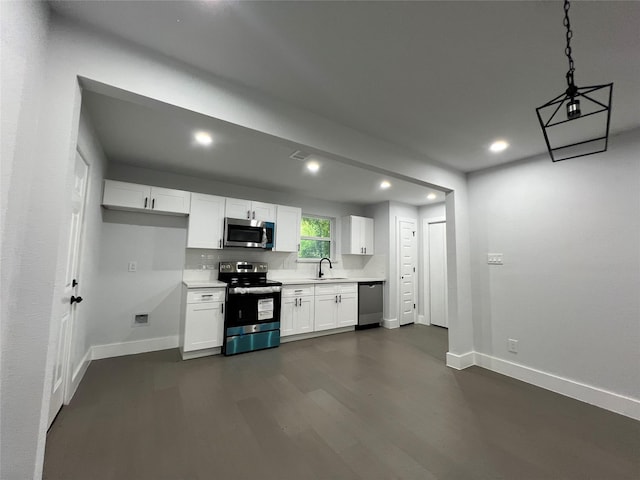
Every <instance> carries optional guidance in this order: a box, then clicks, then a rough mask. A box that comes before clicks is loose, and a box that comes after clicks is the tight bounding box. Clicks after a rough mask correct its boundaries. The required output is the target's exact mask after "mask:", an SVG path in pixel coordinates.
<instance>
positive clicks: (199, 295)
mask: <svg viewBox="0 0 640 480" xmlns="http://www.w3.org/2000/svg"><path fill="white" fill-rule="evenodd" d="M224 297H225V289H224V288H206V289H205V288H203V289H190V290H189V291H188V292H187V303H208V302H224Z"/></svg>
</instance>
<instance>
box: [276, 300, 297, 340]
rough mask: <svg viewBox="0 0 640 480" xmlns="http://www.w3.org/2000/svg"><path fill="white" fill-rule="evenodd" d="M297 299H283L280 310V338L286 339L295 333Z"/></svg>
mask: <svg viewBox="0 0 640 480" xmlns="http://www.w3.org/2000/svg"><path fill="white" fill-rule="evenodd" d="M297 304H298V299H297V298H283V299H282V307H281V310H280V336H281V337H286V336H287V335H293V334H295V333H297V332H296V331H295V320H294V319H295V315H296V313H297V310H298V308H297Z"/></svg>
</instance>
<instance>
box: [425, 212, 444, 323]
mask: <svg viewBox="0 0 640 480" xmlns="http://www.w3.org/2000/svg"><path fill="white" fill-rule="evenodd" d="M446 229H447V227H446V223H445V222H439V223H429V287H428V293H429V317H430V322H431V324H432V325H438V326H440V327H447V326H448V325H449V323H448V318H447V242H446V238H447V231H446Z"/></svg>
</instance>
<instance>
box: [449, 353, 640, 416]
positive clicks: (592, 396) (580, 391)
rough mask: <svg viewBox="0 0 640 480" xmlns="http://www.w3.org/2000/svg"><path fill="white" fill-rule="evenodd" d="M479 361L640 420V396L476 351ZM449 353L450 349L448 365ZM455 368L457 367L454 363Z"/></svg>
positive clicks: (477, 363)
mask: <svg viewBox="0 0 640 480" xmlns="http://www.w3.org/2000/svg"><path fill="white" fill-rule="evenodd" d="M475 363H476V365H478V366H480V367H483V368H486V369H487V370H492V371H494V372H497V373H501V374H503V375H507V376H508V377H513V378H516V379H518V380H522V381H523V382H527V383H530V384H532V385H536V386H538V387H541V388H545V389H547V390H551V391H552V392H556V393H560V394H562V395H565V396H567V397H571V398H575V399H576V400H580V401H582V402H585V403H589V404H591V405H595V406H597V407H600V408H604V409H605V410H610V411H612V412H615V413H619V414H621V415H625V416H627V417H631V418H634V419H636V420H640V400H639V399H636V398H632V397H627V396H624V395H620V394H617V393H614V392H611V391H608V390H604V389H601V388H598V387H594V386H592V385H587V384H585V383H580V382H577V381H575V380H571V379H569V378H565V377H560V376H558V375H554V374H552V373H548V372H543V371H541V370H536V369H535V368H531V367H526V366H524V365H520V364H517V363H513V362H510V361H508V360H502V359H501V358H496V357H492V356H490V355H485V354H484V353H478V352H475ZM448 364H449V354H448V353H447V365H448ZM454 368H455V367H454Z"/></svg>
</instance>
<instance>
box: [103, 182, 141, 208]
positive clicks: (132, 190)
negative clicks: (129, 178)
mask: <svg viewBox="0 0 640 480" xmlns="http://www.w3.org/2000/svg"><path fill="white" fill-rule="evenodd" d="M150 197H151V187H149V186H147V185H137V184H135V183H125V182H116V181H113V180H105V181H104V196H103V197H102V205H104V206H105V207H122V208H135V209H145V208H148V206H149V199H150Z"/></svg>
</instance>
